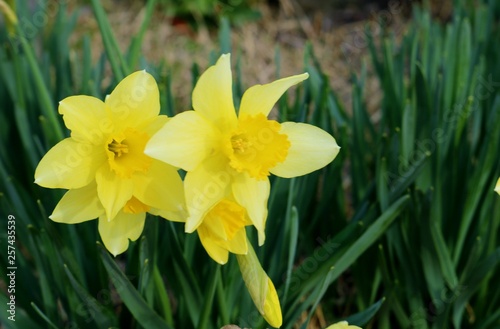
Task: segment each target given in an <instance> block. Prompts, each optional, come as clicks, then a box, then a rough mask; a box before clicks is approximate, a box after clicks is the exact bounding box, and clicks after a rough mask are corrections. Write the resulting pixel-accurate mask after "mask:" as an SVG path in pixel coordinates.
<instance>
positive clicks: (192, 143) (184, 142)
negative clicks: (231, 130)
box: [144, 111, 216, 171]
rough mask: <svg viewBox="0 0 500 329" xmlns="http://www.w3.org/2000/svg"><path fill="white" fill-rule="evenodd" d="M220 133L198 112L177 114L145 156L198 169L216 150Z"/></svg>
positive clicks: (156, 137) (147, 148) (165, 126)
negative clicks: (217, 135) (216, 139)
mask: <svg viewBox="0 0 500 329" xmlns="http://www.w3.org/2000/svg"><path fill="white" fill-rule="evenodd" d="M215 136H216V131H215V129H214V128H213V126H212V124H211V123H210V122H209V121H208V120H206V119H204V118H203V117H202V116H201V115H199V114H198V113H196V112H195V111H186V112H183V113H180V114H177V115H176V116H175V117H173V118H172V119H170V120H169V122H168V123H166V124H165V125H164V126H163V128H161V129H160V130H159V131H158V132H157V133H156V134H155V135H153V137H151V139H150V140H149V142H148V144H147V145H146V149H145V151H144V152H145V153H146V154H147V155H149V156H150V157H152V158H155V159H158V160H160V161H163V162H166V163H168V164H171V165H173V166H176V167H179V168H182V169H184V170H187V171H191V170H194V169H195V168H196V167H197V166H198V165H199V164H200V162H201V161H203V160H204V159H205V158H206V157H207V156H208V155H209V154H210V153H211V152H212V150H213V148H214V144H215Z"/></svg>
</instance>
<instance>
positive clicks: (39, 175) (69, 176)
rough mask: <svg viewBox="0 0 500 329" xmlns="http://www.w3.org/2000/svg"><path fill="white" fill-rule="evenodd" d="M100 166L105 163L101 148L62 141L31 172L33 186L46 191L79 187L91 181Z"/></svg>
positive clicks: (70, 140)
mask: <svg viewBox="0 0 500 329" xmlns="http://www.w3.org/2000/svg"><path fill="white" fill-rule="evenodd" d="M103 163H106V154H105V150H104V148H103V147H99V146H94V145H91V144H84V143H79V142H76V141H75V140H73V139H72V138H66V139H63V140H62V141H60V142H59V143H57V144H56V145H54V147H52V148H51V149H50V150H49V151H48V152H47V154H45V156H44V157H43V158H42V160H40V163H39V164H38V166H37V168H36V170H35V183H36V184H38V185H40V186H43V187H49V188H66V189H74V188H80V187H83V186H86V185H88V184H89V183H90V182H92V181H93V180H94V178H95V175H96V171H97V169H98V168H99V167H100V166H102V164H103Z"/></svg>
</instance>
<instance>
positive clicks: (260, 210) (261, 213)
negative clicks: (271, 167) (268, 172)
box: [232, 173, 271, 245]
mask: <svg viewBox="0 0 500 329" xmlns="http://www.w3.org/2000/svg"><path fill="white" fill-rule="evenodd" d="M270 189H271V185H270V184H269V179H267V178H266V179H264V180H257V179H255V178H252V177H250V176H249V175H248V174H247V173H241V174H238V175H235V176H234V179H233V184H232V190H233V194H234V198H235V199H236V201H237V202H238V203H239V204H240V205H242V206H243V207H244V208H246V210H247V212H248V217H250V220H251V221H252V223H253V225H254V226H255V228H256V229H257V231H258V232H259V245H262V244H264V240H265V238H266V235H265V228H266V219H267V201H268V199H269V192H270Z"/></svg>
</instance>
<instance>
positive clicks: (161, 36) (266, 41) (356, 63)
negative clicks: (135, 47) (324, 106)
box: [72, 0, 407, 111]
mask: <svg viewBox="0 0 500 329" xmlns="http://www.w3.org/2000/svg"><path fill="white" fill-rule="evenodd" d="M302 2H303V3H302V4H301V2H299V1H298V0H280V3H279V7H269V6H268V5H267V4H265V3H262V2H260V3H257V4H256V6H257V7H256V8H257V9H258V10H259V11H260V12H261V14H262V18H261V19H260V20H258V21H253V22H249V23H245V24H244V25H242V26H239V27H234V28H233V29H232V48H233V52H235V53H238V54H240V55H241V61H242V71H243V77H244V85H245V86H246V87H248V86H251V85H253V84H256V83H267V82H271V81H273V80H275V77H276V63H275V61H274V58H275V51H276V49H278V48H279V50H280V54H281V63H280V67H281V72H280V76H281V77H285V76H289V75H293V74H299V73H302V72H303V68H304V65H303V57H304V49H305V45H306V43H307V42H309V43H311V44H312V46H313V49H314V52H315V54H316V57H317V58H318V60H319V62H320V64H321V66H322V69H323V71H324V73H325V74H327V76H328V77H329V80H330V84H331V86H332V88H333V90H334V91H335V92H336V93H337V95H339V96H340V97H341V99H342V100H343V101H344V103H345V105H346V109H347V110H348V111H349V110H350V90H351V82H350V77H351V73H352V72H355V73H359V71H360V67H361V63H362V61H366V62H367V63H368V64H369V63H370V61H369V58H368V56H367V54H368V49H367V43H366V37H365V35H364V29H365V27H366V26H367V24H368V26H369V28H370V29H371V30H372V32H373V34H374V35H380V32H381V29H380V23H379V21H381V20H382V21H385V22H387V23H389V24H390V25H391V26H392V28H393V31H395V33H396V35H399V36H400V35H401V34H402V33H403V32H404V29H405V25H406V24H405V22H406V20H407V19H406V17H407V13H406V12H405V11H406V7H405V6H404V5H405V2H407V0H401V2H397V1H393V3H392V4H391V5H390V6H389V7H388V8H385V9H379V8H378V7H377V6H376V5H371V6H370V5H367V6H364V7H363V8H357V9H356V8H355V9H349V8H347V9H346V8H344V9H342V10H335V9H334V8H328V7H326V8H321V7H314V6H313V7H311V6H310V5H307V6H306V5H305V4H306V3H307V2H304V1H302ZM103 3H104V6H105V8H106V10H107V12H108V14H109V20H110V22H111V25H112V28H113V30H114V33H115V35H116V37H117V39H118V41H119V44H120V46H121V47H122V49H123V50H125V49H126V48H127V47H128V45H129V43H130V41H131V37H132V36H133V35H134V34H135V33H136V32H137V31H138V30H139V26H140V24H141V22H142V20H143V17H144V14H145V8H144V7H143V5H142V2H133V1H113V0H107V1H104V2H103ZM319 3H321V1H319ZM309 4H310V2H309ZM83 33H87V34H90V35H91V37H92V50H93V58H94V61H96V60H97V58H98V57H99V55H100V54H101V53H102V51H103V46H102V41H101V39H100V35H99V32H98V27H97V22H96V21H95V19H94V17H93V14H92V11H91V9H90V7H84V9H83V10H82V13H81V15H80V19H79V24H78V30H77V33H75V35H74V37H73V39H72V40H73V42H74V44H75V46H77V44H78V43H79V40H80V39H81V35H82V34H83ZM217 49H218V45H217V32H216V31H214V30H209V29H208V28H204V27H202V28H200V30H199V31H198V32H196V33H195V32H194V31H192V30H191V29H189V28H188V27H187V26H179V25H176V26H174V25H172V18H170V17H167V16H166V15H165V14H163V13H162V12H161V11H157V12H156V13H155V14H154V17H153V20H152V22H151V24H150V26H149V29H148V31H147V33H146V35H145V39H144V42H143V47H142V51H143V56H144V57H145V58H146V59H147V60H148V61H149V62H152V63H159V62H160V61H162V60H163V61H165V63H166V64H167V65H166V67H168V68H169V69H170V70H171V73H172V78H173V79H172V80H173V89H174V94H175V96H176V98H177V99H178V100H179V101H178V102H177V105H178V106H179V107H180V108H181V109H184V108H186V107H188V106H189V97H190V91H191V85H192V81H191V66H192V63H193V62H196V63H198V64H199V65H200V67H201V69H202V70H204V69H205V68H206V67H207V66H208V65H209V63H208V58H209V54H210V52H212V51H214V50H217ZM233 63H234V62H233ZM377 90H378V85H377V81H376V79H369V83H368V84H367V90H366V93H367V94H368V95H370V97H369V98H368V103H369V104H368V105H369V106H370V108H372V109H373V110H375V111H376V108H377V104H378V103H379V100H380V94H379V93H378V92H377Z"/></svg>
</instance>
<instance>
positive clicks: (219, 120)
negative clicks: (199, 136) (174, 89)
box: [193, 54, 236, 131]
mask: <svg viewBox="0 0 500 329" xmlns="http://www.w3.org/2000/svg"><path fill="white" fill-rule="evenodd" d="M230 59H231V58H230V54H225V55H222V56H221V57H220V58H219V60H218V61H217V63H216V64H215V65H214V66H211V67H209V68H208V69H207V70H206V71H205V72H204V73H203V74H202V75H201V76H200V79H199V80H198V82H197V83H196V86H195V87H194V90H193V108H194V109H195V111H196V112H198V113H199V114H201V115H203V116H204V117H205V119H207V120H210V121H211V122H212V123H213V124H214V125H216V126H217V127H219V129H220V130H221V131H227V130H229V129H232V128H233V127H235V126H236V112H235V110H234V103H233V80H232V75H231V60H230Z"/></svg>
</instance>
